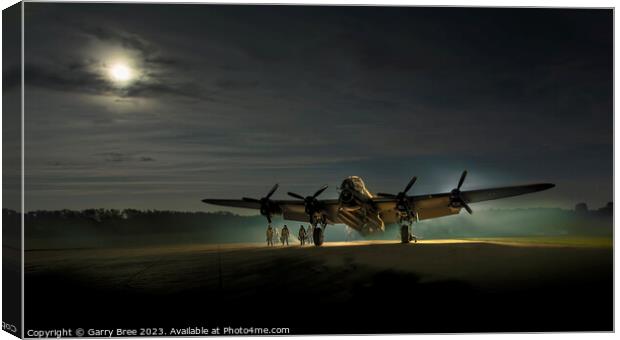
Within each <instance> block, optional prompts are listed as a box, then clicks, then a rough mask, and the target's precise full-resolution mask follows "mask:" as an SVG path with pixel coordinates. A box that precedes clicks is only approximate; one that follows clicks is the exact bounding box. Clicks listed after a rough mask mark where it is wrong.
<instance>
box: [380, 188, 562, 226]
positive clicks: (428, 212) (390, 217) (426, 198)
mask: <svg viewBox="0 0 620 340" xmlns="http://www.w3.org/2000/svg"><path fill="white" fill-rule="evenodd" d="M554 186H555V185H554V184H551V183H538V184H527V185H515V186H508V187H498V188H490V189H480V190H469V191H461V196H462V197H463V198H464V199H465V201H466V202H467V203H476V202H482V201H489V200H495V199H500V198H506V197H512V196H518V195H524V194H529V193H532V192H537V191H542V190H547V189H551V188H553V187H554ZM409 198H410V199H411V200H413V202H414V206H415V208H416V210H417V212H418V217H419V218H420V220H425V219H430V218H436V217H441V216H447V215H453V214H457V213H458V212H459V210H455V209H451V208H450V193H449V192H444V193H437V194H429V195H417V196H409ZM373 201H374V202H375V204H376V205H377V207H378V208H379V210H380V211H381V216H382V218H383V220H384V221H385V223H396V222H398V216H397V214H396V200H395V199H393V198H383V197H377V198H373Z"/></svg>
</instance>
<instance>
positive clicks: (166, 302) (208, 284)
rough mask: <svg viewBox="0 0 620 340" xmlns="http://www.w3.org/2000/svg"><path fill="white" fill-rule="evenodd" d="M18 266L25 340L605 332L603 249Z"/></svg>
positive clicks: (608, 251)
mask: <svg viewBox="0 0 620 340" xmlns="http://www.w3.org/2000/svg"><path fill="white" fill-rule="evenodd" d="M507 241H509V240H507V239H504V240H493V241H487V240H480V241H459V240H445V241H425V242H421V243H418V244H410V245H402V244H396V243H394V242H359V243H355V245H354V246H353V244H352V243H327V244H326V246H324V247H320V248H315V247H305V248H303V249H302V248H300V247H299V246H291V247H288V248H281V247H275V248H271V249H268V248H266V247H264V246H262V245H254V244H241V245H222V246H219V247H218V246H214V245H204V246H202V245H192V246H186V247H183V246H178V247H173V246H169V247H162V248H156V247H151V248H140V249H76V250H32V251H27V252H26V277H25V289H26V292H25V294H26V301H25V315H26V325H25V326H26V330H28V329H52V328H53V329H57V328H62V327H64V328H77V327H81V328H85V329H87V328H107V329H114V328H121V327H129V328H141V327H163V328H164V331H166V332H167V331H169V328H170V327H176V328H184V327H196V326H204V327H216V326H219V327H226V326H232V327H238V326H247V327H289V328H290V330H291V333H292V334H302V333H377V332H389V333H403V332H443V333H446V332H539V331H611V330H612V328H613V256H612V253H613V251H612V248H611V247H610V246H609V245H608V242H585V243H584V244H583V245H578V244H573V243H570V242H569V243H567V244H557V243H554V242H547V241H545V242H526V241H524V240H523V239H519V240H515V241H514V242H507Z"/></svg>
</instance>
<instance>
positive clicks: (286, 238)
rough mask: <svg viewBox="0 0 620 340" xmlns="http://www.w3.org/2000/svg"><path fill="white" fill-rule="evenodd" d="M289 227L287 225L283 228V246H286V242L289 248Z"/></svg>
mask: <svg viewBox="0 0 620 340" xmlns="http://www.w3.org/2000/svg"><path fill="white" fill-rule="evenodd" d="M288 234H289V233H288V227H287V226H286V224H285V225H284V228H282V236H281V237H282V245H284V242H286V245H287V246H288Z"/></svg>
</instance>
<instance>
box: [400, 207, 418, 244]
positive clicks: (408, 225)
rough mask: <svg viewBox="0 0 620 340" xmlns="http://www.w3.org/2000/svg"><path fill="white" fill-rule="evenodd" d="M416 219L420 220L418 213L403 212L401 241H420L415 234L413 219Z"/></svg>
mask: <svg viewBox="0 0 620 340" xmlns="http://www.w3.org/2000/svg"><path fill="white" fill-rule="evenodd" d="M414 219H415V220H416V221H418V220H419V219H418V213H417V212H414V213H406V214H402V215H401V217H400V223H401V226H400V242H401V243H409V242H411V241H413V242H414V243H418V238H417V237H416V236H415V235H414V234H413V221H414Z"/></svg>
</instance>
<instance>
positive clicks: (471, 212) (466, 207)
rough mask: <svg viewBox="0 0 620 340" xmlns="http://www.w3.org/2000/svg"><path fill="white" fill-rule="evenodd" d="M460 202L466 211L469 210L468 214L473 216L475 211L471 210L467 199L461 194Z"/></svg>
mask: <svg viewBox="0 0 620 340" xmlns="http://www.w3.org/2000/svg"><path fill="white" fill-rule="evenodd" d="M459 201H461V206H463V208H465V210H467V212H468V213H469V214H470V215H471V214H473V213H474V211H473V210H471V208H470V207H469V205H468V204H467V202H465V199H463V195H461V194H460V193H459Z"/></svg>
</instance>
